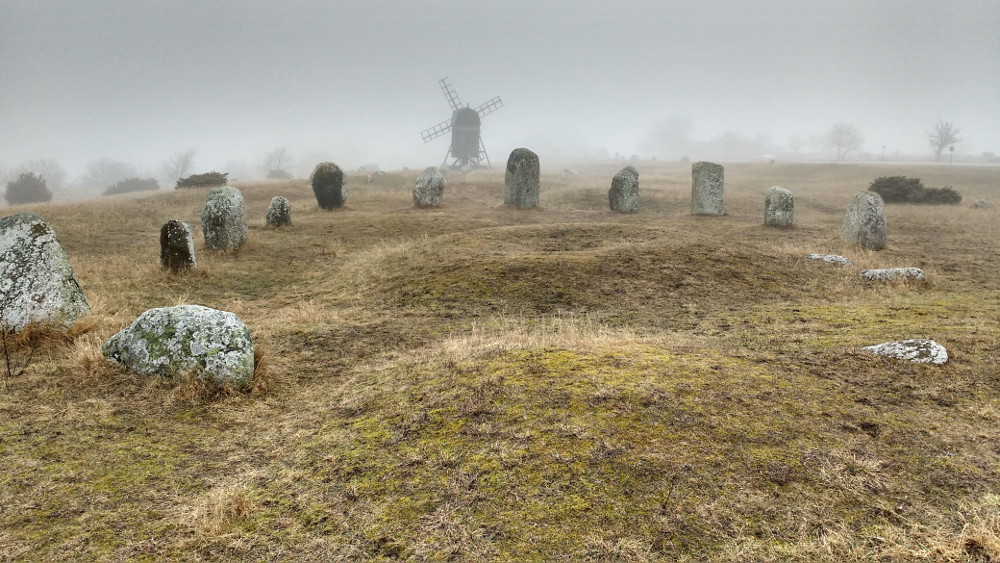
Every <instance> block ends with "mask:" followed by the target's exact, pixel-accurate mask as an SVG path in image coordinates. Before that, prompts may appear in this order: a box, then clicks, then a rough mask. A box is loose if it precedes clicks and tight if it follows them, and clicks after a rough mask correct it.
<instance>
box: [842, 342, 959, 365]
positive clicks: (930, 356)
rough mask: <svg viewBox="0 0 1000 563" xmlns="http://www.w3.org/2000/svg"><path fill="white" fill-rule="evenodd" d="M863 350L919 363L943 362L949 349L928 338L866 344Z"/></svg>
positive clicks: (946, 358)
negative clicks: (872, 344)
mask: <svg viewBox="0 0 1000 563" xmlns="http://www.w3.org/2000/svg"><path fill="white" fill-rule="evenodd" d="M862 350H867V351H868V352H872V353H874V354H878V355H880V356H887V357H890V358H896V359H898V360H907V361H910V362H916V363H918V364H943V363H945V362H947V361H948V350H946V349H945V347H944V346H942V345H940V344H938V343H937V342H935V341H933V340H929V339H926V338H917V339H912V340H900V341H898V342H883V343H881V344H876V345H874V346H865V347H864V348H862Z"/></svg>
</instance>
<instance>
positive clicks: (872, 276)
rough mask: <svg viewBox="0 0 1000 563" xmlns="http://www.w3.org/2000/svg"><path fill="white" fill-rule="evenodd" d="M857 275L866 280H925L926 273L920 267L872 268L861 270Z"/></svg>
mask: <svg viewBox="0 0 1000 563" xmlns="http://www.w3.org/2000/svg"><path fill="white" fill-rule="evenodd" d="M858 275H860V276H861V277H862V278H863V279H866V280H868V281H881V282H885V281H892V280H912V281H927V275H926V274H924V271H923V270H921V269H920V268H874V269H871V270H862V271H861V273H860V274H858Z"/></svg>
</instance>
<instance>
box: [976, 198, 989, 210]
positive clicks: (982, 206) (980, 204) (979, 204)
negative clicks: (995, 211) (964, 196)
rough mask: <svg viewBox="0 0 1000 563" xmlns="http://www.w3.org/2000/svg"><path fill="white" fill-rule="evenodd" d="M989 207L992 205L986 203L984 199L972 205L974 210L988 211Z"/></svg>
mask: <svg viewBox="0 0 1000 563" xmlns="http://www.w3.org/2000/svg"><path fill="white" fill-rule="evenodd" d="M989 207H990V204H989V203H986V200H984V199H981V200H979V201H977V202H976V203H973V204H972V208H973V209H988V208H989Z"/></svg>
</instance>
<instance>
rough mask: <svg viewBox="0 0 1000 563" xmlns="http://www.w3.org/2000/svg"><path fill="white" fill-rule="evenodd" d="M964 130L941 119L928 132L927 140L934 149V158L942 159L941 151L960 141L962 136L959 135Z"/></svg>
mask: <svg viewBox="0 0 1000 563" xmlns="http://www.w3.org/2000/svg"><path fill="white" fill-rule="evenodd" d="M961 132H962V130H961V129H959V128H958V127H955V124H954V123H952V122H950V121H944V120H941V119H939V120H938V121H937V123H935V124H934V126H933V127H932V128H931V130H930V131H928V132H927V141H928V142H929V143H930V144H931V148H932V149H934V160H936V161H940V160H941V153H942V152H944V149H946V148H948V147H950V146H952V145H954V144H955V143H959V142H961V141H962V138H961V137H959V136H958V134H959V133H961Z"/></svg>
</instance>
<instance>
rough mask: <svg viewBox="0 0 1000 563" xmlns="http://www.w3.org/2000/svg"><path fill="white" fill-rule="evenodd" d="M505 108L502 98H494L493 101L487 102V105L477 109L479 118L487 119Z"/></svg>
mask: <svg viewBox="0 0 1000 563" xmlns="http://www.w3.org/2000/svg"><path fill="white" fill-rule="evenodd" d="M502 107H503V100H501V99H500V96H497V97H495V98H493V99H492V100H490V101H488V102H486V103H485V104H483V105H481V106H479V107H477V108H476V112H478V113H479V117H486V116H487V115H489V114H491V113H493V112H495V111H496V110H498V109H500V108H502Z"/></svg>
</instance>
